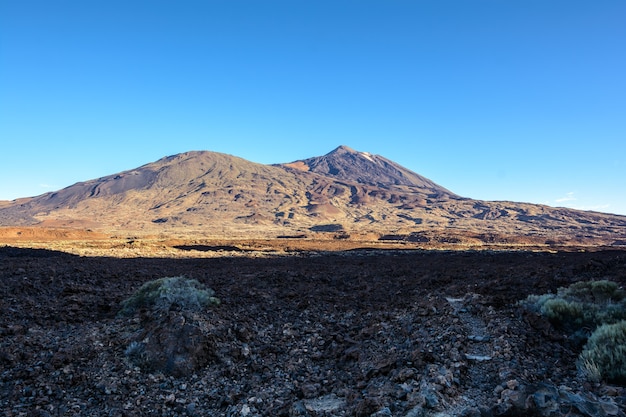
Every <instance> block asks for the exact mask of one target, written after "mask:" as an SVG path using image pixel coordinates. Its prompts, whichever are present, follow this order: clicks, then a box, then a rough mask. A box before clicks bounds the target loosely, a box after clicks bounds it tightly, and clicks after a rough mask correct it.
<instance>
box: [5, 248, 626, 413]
mask: <svg viewBox="0 0 626 417" xmlns="http://www.w3.org/2000/svg"><path fill="white" fill-rule="evenodd" d="M223 249H224V248H223ZM226 249H228V248H226ZM256 255H257V256H254V257H252V256H249V257H247V256H241V254H238V256H236V257H235V256H229V253H228V251H225V252H223V253H222V256H221V257H215V258H197V259H193V258H191V259H164V258H155V259H147V258H134V259H132V258H131V259H118V258H108V257H79V256H74V255H69V254H66V253H61V252H54V251H48V250H42V249H39V250H35V249H20V248H15V247H8V246H5V247H0V411H1V414H2V415H4V416H138V415H146V416H233V417H234V416H237V417H238V416H312V417H314V416H379V417H382V416H402V417H409V416H410V417H418V416H472V417H477V416H499V415H502V416H521V415H525V416H533V415H535V416H566V415H567V416H616V415H620V416H623V415H624V410H625V409H626V392H625V390H624V389H623V388H622V387H619V386H611V385H607V384H591V383H589V382H587V381H586V380H585V379H584V378H583V377H582V376H581V375H579V374H578V372H577V370H576V366H575V361H576V358H577V356H578V353H579V352H580V349H581V346H580V342H576V341H574V340H570V339H568V338H567V337H566V336H565V335H564V334H563V333H562V332H560V331H559V330H558V329H555V328H554V327H552V326H551V325H550V323H548V322H547V321H546V320H544V319H543V318H542V317H539V316H536V315H534V314H531V313H529V312H527V311H525V310H524V309H523V308H521V307H518V306H517V305H516V302H517V301H518V300H521V299H523V298H525V297H526V296H527V295H529V294H541V293H546V292H550V291H554V290H556V288H558V287H562V286H567V285H569V284H570V283H572V282H574V281H579V280H588V279H609V280H613V281H617V282H619V283H620V284H622V285H624V284H626V252H624V251H617V250H614V251H597V252H570V253H531V252H519V251H515V252H514V251H501V252H494V251H482V252H480V251H471V252H469V251H468V252H446V251H417V250H415V251H397V250H393V251H392V250H388V251H380V250H350V251H342V252H335V253H319V252H296V253H291V254H289V255H288V256H287V255H281V256H277V255H271V254H268V255H267V256H265V255H262V254H256ZM261 255H262V256H261ZM180 275H183V276H186V277H189V278H194V279H197V280H198V281H200V282H201V283H202V284H205V285H206V286H208V287H210V288H212V289H213V290H215V295H216V296H217V297H218V298H219V299H220V300H221V304H220V305H219V306H214V307H211V308H209V309H207V310H206V311H203V312H200V313H193V314H182V313H181V312H180V311H176V309H172V311H168V312H166V313H164V314H162V315H160V316H159V317H153V316H150V315H147V314H146V313H145V312H144V314H137V315H129V316H120V315H119V314H118V312H119V310H120V303H121V302H122V301H123V300H125V299H126V298H128V297H129V296H130V295H131V294H133V293H134V292H135V291H136V290H137V289H138V288H139V287H140V286H141V285H142V284H143V283H144V282H146V281H149V280H152V279H155V278H161V277H169V276H180ZM148 339H150V340H151V341H150V342H148ZM144 342H145V343H144ZM142 343H143V344H142ZM148 346H150V347H151V348H155V347H156V348H157V349H158V348H159V347H160V348H161V349H163V352H165V353H164V355H165V356H164V357H165V362H164V364H163V366H162V367H161V368H159V369H150V368H149V367H146V366H143V365H145V364H142V362H141V358H142V357H144V356H142V355H145V352H143V351H142V350H141V349H140V348H145V347H148ZM168 355H171V356H172V357H171V358H169V359H168ZM194 355H195V356H194ZM181 364H182V365H181ZM179 365H181V366H179Z"/></svg>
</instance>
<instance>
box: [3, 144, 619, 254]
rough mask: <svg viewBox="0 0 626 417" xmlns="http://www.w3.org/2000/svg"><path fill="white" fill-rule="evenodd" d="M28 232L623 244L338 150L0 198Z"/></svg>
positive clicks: (184, 165)
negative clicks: (267, 162) (40, 229)
mask: <svg viewBox="0 0 626 417" xmlns="http://www.w3.org/2000/svg"><path fill="white" fill-rule="evenodd" d="M32 226H37V227H44V228H57V229H58V228H63V229H68V228H69V229H74V230H76V229H80V230H84V231H85V230H90V231H92V232H97V233H102V234H105V235H108V236H118V237H119V236H121V237H126V236H168V237H172V236H182V237H188V236H199V237H201V238H239V239H249V238H257V239H258V238H269V239H274V238H277V237H281V236H282V237H285V236H287V237H294V236H297V237H303V236H306V237H308V238H311V239H317V238H321V239H326V238H328V237H329V236H330V237H331V238H336V239H352V240H357V241H368V240H369V241H376V240H379V239H383V240H388V241H389V240H395V241H408V242H420V243H430V244H432V245H434V246H436V245H438V244H440V243H444V244H447V243H459V244H464V245H469V246H474V247H482V246H484V245H491V244H514V245H517V244H519V245H539V246H541V245H544V246H561V245H574V246H622V245H625V244H626V216H620V215H615V214H609V213H599V212H592V211H580V210H573V209H568V208H562V207H560V208H559V207H549V206H545V205H540V204H530V203H525V202H511V201H483V200H475V199H472V198H469V197H462V196H459V195H457V194H455V193H454V192H452V191H450V190H448V189H446V188H444V187H443V186H441V185H438V184H436V183H434V182H433V181H431V180H429V179H427V178H424V177H423V176H421V175H419V174H417V173H415V172H412V171H410V170H408V169H406V168H404V167H402V166H400V165H398V164H396V163H395V162H393V161H391V160H388V159H386V158H384V157H382V156H379V155H373V154H370V153H368V152H360V151H356V150H354V149H351V148H348V147H346V146H339V147H338V148H337V149H335V150H333V151H332V152H330V153H328V154H326V155H323V156H319V157H313V158H308V159H304V160H300V161H294V162H290V163H285V164H276V165H263V164H258V163H255V162H251V161H247V160H244V159H242V158H238V157H236V156H231V155H225V154H220V153H216V152H208V151H194V152H186V153H182V154H178V155H173V156H168V157H164V158H162V159H160V160H158V161H155V162H153V163H149V164H146V165H143V166H141V167H138V168H135V169H131V170H128V171H124V172H119V173H114V174H111V175H109V176H106V177H102V178H97V179H92V180H87V181H84V182H79V183H76V184H74V185H71V186H69V187H66V188H64V189H62V190H58V191H56V192H51V193H46V194H42V195H40V196H35V197H26V198H22V199H18V200H14V201H0V227H32Z"/></svg>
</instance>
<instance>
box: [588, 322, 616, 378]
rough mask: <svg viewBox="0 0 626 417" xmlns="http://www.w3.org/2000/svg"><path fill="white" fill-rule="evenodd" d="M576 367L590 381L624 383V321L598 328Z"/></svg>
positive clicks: (590, 338)
mask: <svg viewBox="0 0 626 417" xmlns="http://www.w3.org/2000/svg"><path fill="white" fill-rule="evenodd" d="M577 365H578V369H579V370H581V371H582V372H583V373H584V374H586V375H587V377H588V378H589V379H590V380H592V381H600V380H606V381H608V382H615V383H621V384H623V383H626V320H622V321H620V322H617V323H614V324H604V325H602V326H600V327H598V328H597V329H596V330H595V331H594V332H593V334H592V335H591V336H590V337H589V340H587V344H586V345H585V347H584V349H583V352H582V353H581V354H580V356H579V359H578V363H577Z"/></svg>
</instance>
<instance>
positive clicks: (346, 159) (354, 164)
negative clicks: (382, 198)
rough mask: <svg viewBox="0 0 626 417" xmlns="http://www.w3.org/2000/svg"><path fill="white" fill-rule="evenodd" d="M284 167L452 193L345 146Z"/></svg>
mask: <svg viewBox="0 0 626 417" xmlns="http://www.w3.org/2000/svg"><path fill="white" fill-rule="evenodd" d="M283 166H286V167H291V168H295V169H300V170H302V171H310V172H315V173H316V174H321V175H325V176H329V177H333V178H336V179H338V180H343V181H356V182H358V183H359V184H366V185H372V186H377V187H383V188H387V187H389V186H393V185H406V186H409V187H418V188H421V189H424V190H431V191H432V192H433V193H435V194H442V195H443V194H445V195H450V196H452V195H453V194H452V193H451V192H450V191H448V190H446V189H445V188H443V187H441V186H440V185H437V184H435V183H434V182H432V181H431V180H429V179H428V178H424V177H422V176H421V175H418V174H416V173H415V172H413V171H410V170H408V169H406V168H404V167H402V166H400V165H398V164H396V163H395V162H393V161H390V160H389V159H386V158H383V157H382V156H379V155H372V154H370V153H368V152H358V151H355V150H354V149H351V148H349V147H347V146H340V147H338V148H337V149H335V150H334V151H332V152H330V153H329V154H326V155H324V156H319V157H314V158H308V159H304V160H302V161H295V162H291V163H289V164H283Z"/></svg>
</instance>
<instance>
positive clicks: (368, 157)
mask: <svg viewBox="0 0 626 417" xmlns="http://www.w3.org/2000/svg"><path fill="white" fill-rule="evenodd" d="M359 154H360V155H361V156H362V157H363V158H365V159H367V160H368V161H372V162H376V161H374V158H372V154H371V153H369V152H359Z"/></svg>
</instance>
